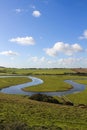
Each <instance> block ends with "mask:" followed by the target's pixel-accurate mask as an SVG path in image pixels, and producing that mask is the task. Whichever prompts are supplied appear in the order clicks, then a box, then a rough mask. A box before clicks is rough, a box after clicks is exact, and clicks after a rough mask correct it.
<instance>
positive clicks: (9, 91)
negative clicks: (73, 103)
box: [0, 76, 86, 96]
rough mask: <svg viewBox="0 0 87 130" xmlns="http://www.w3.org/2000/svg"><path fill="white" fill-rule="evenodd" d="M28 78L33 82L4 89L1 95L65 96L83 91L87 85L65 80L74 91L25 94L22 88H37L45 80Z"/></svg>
mask: <svg viewBox="0 0 87 130" xmlns="http://www.w3.org/2000/svg"><path fill="white" fill-rule="evenodd" d="M4 77H7V76H4ZM0 78H3V76H0ZM28 78H30V79H32V82H28V83H24V84H20V85H15V86H10V87H7V88H3V89H1V90H0V92H1V93H7V94H23V95H29V96H31V95H33V94H37V93H40V94H46V95H49V96H63V95H67V94H72V93H77V92H80V91H83V90H84V89H85V87H86V85H84V84H79V83H76V82H74V81H72V80H65V81H64V82H66V83H68V84H70V85H72V86H73V88H72V89H70V90H67V91H61V92H25V91H23V90H22V88H24V87H28V86H35V85H38V84H42V83H43V80H41V79H39V78H36V77H31V76H29V77H28ZM36 87H37V86H36Z"/></svg>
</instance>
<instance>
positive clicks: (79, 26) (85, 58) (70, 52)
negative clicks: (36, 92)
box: [0, 0, 87, 68]
mask: <svg viewBox="0 0 87 130" xmlns="http://www.w3.org/2000/svg"><path fill="white" fill-rule="evenodd" d="M0 66H4V67H12V68H78V67H81V68H87V0H0Z"/></svg>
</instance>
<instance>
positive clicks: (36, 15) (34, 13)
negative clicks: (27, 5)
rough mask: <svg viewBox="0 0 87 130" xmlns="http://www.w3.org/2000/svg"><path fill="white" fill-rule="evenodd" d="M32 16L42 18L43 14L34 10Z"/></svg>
mask: <svg viewBox="0 0 87 130" xmlns="http://www.w3.org/2000/svg"><path fill="white" fill-rule="evenodd" d="M32 15H33V16H34V17H40V16H41V13H40V11H38V10H34V11H33V13H32Z"/></svg>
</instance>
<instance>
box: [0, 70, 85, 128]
mask: <svg viewBox="0 0 87 130" xmlns="http://www.w3.org/2000/svg"><path fill="white" fill-rule="evenodd" d="M67 70H68V69H67ZM24 71H25V70H23V69H22V70H21V69H17V70H15V71H13V69H12V70H10V69H8V70H6V73H3V74H7V75H8V74H12V72H13V73H16V74H20V75H21V74H22V75H23V74H24V75H25V74H28V73H30V70H28V71H25V72H24ZM35 71H38V70H35ZM35 71H34V70H31V73H33V74H38V73H39V74H40V75H34V76H36V77H38V78H41V79H42V80H44V84H41V85H38V86H34V87H30V88H26V89H27V91H29V90H30V89H31V91H32V89H33V91H37V90H39V91H63V90H67V89H70V87H71V86H70V85H68V84H67V83H64V82H63V81H64V80H66V79H72V80H75V81H76V82H78V83H83V84H87V80H82V78H83V79H84V78H86V76H69V75H54V74H57V73H58V74H59V73H67V71H65V72H64V70H61V69H60V70H59V72H57V71H54V70H48V71H49V72H48V71H47V74H51V75H45V73H46V70H39V72H38V73H37V72H35ZM43 71H44V72H43ZM70 71H71V70H70ZM1 73H2V72H1ZM43 73H44V75H41V74H43ZM52 73H53V75H52ZM29 81H31V80H30V79H28V78H26V77H20V78H18V77H14V78H12V77H10V78H4V79H2V78H0V88H4V87H8V86H10V85H16V84H20V83H25V82H29ZM66 97H68V99H69V100H71V101H72V102H73V103H74V106H68V105H60V104H52V103H46V102H39V101H34V100H30V99H29V97H28V96H22V95H12V94H11V95H10V94H3V93H0V130H86V129H87V107H84V108H81V107H79V106H78V105H79V104H85V105H87V88H86V89H85V90H84V91H82V92H80V93H75V94H71V95H67V96H66ZM56 99H58V100H60V101H61V98H60V97H56Z"/></svg>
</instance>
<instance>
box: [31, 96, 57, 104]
mask: <svg viewBox="0 0 87 130" xmlns="http://www.w3.org/2000/svg"><path fill="white" fill-rule="evenodd" d="M30 99H32V100H37V101H42V102H49V103H56V104H59V101H58V100H57V99H55V98H54V97H52V96H47V95H45V94H34V95H32V96H31V97H30Z"/></svg>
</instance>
